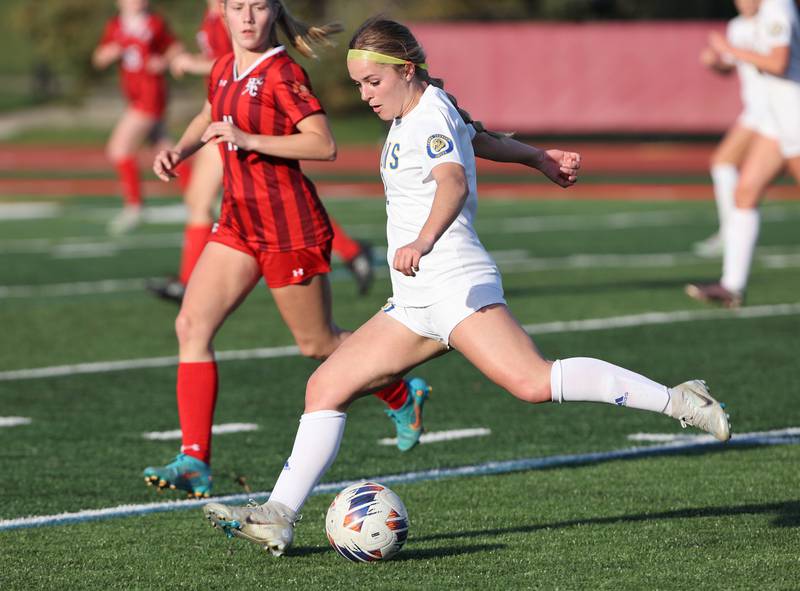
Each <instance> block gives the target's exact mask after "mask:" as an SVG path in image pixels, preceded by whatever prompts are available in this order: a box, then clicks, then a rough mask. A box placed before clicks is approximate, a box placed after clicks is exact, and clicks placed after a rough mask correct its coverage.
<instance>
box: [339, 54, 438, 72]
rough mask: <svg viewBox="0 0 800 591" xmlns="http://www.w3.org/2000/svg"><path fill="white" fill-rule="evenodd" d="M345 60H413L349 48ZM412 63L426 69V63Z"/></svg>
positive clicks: (395, 62) (405, 62)
mask: <svg viewBox="0 0 800 591" xmlns="http://www.w3.org/2000/svg"><path fill="white" fill-rule="evenodd" d="M347 60H348V61H350V60H369V61H371V62H377V63H379V64H414V62H410V61H408V60H401V59H400V58H397V57H392V56H391V55H386V54H384V53H378V52H377V51H369V50H367V49H351V50H350V51H348V52H347ZM414 65H415V66H416V67H418V68H422V69H423V70H427V69H428V64H414Z"/></svg>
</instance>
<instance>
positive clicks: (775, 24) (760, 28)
mask: <svg viewBox="0 0 800 591" xmlns="http://www.w3.org/2000/svg"><path fill="white" fill-rule="evenodd" d="M756 21H757V32H756V36H757V48H756V49H757V50H758V51H759V52H760V53H763V54H768V53H770V52H771V51H772V49H773V48H775V47H785V46H789V47H790V55H789V66H788V67H787V69H786V72H785V73H784V74H783V76H781V78H787V79H789V80H792V81H794V82H797V83H800V23H798V16H797V6H796V5H795V3H794V0H762V2H761V6H760V7H759V9H758V14H757V15H756Z"/></svg>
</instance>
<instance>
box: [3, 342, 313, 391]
mask: <svg viewBox="0 0 800 591" xmlns="http://www.w3.org/2000/svg"><path fill="white" fill-rule="evenodd" d="M298 355H300V349H299V348H298V347H297V346H296V345H291V346H288V347H268V348H262V349H239V350H233V351H218V352H217V353H216V357H217V361H234V360H250V359H274V358H276V357H296V356H298ZM177 364H178V357H177V356H170V357H148V358H144V359H126V360H122V361H98V362H93V363H76V364H74V365H54V366H50V367H37V368H34V369H19V370H11V371H4V372H0V382H8V381H13V380H27V379H36V378H53V377H61V376H71V375H78V374H91V373H106V372H109V371H125V370H130V369H146V368H155V367H171V366H174V365H177Z"/></svg>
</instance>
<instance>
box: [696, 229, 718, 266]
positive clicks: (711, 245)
mask: <svg viewBox="0 0 800 591" xmlns="http://www.w3.org/2000/svg"><path fill="white" fill-rule="evenodd" d="M692 251H693V252H694V254H696V255H697V256H699V257H702V258H704V259H717V258H720V257H721V256H722V255H723V254H725V244H724V243H723V241H722V236H721V234H720V233H719V232H718V233H716V234H712V235H711V236H709V237H708V238H706V239H705V240H701V241H700V242H695V243H694V244H693V245H692Z"/></svg>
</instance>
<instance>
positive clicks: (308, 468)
mask: <svg viewBox="0 0 800 591" xmlns="http://www.w3.org/2000/svg"><path fill="white" fill-rule="evenodd" d="M346 418H347V415H346V414H345V413H343V412H337V411H334V410H318V411H315V412H310V413H307V414H304V415H303V416H301V417H300V426H299V427H298V428H297V435H296V436H295V439H294V447H293V448H292V455H291V456H289V459H288V460H286V465H285V466H284V467H283V472H281V475H280V476H279V477H278V481H277V482H276V483H275V488H273V489H272V494H271V495H270V496H269V501H278V502H280V503H283V504H284V505H286V506H287V507H289V508H290V509H291V510H292V511H294V512H297V511H299V510H300V507H302V506H303V503H305V502H306V499H307V498H308V495H310V494H311V489H313V488H314V486H316V484H317V482H319V479H320V478H322V475H323V474H324V473H325V471H326V470H327V469H328V468H329V467H330V465H331V464H332V463H333V460H334V459H336V454H337V453H338V451H339V444H340V443H341V441H342V435H343V434H344V424H345V419H346Z"/></svg>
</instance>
